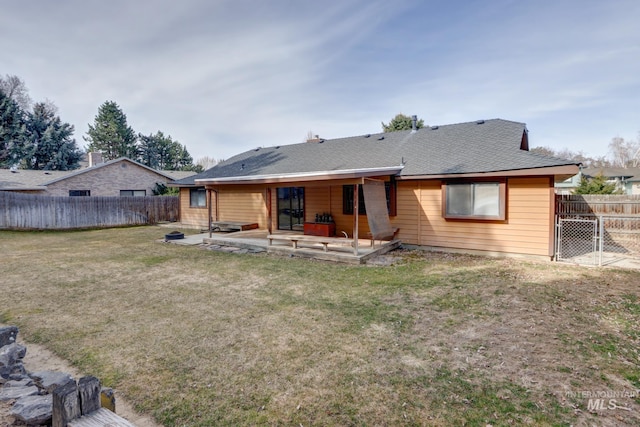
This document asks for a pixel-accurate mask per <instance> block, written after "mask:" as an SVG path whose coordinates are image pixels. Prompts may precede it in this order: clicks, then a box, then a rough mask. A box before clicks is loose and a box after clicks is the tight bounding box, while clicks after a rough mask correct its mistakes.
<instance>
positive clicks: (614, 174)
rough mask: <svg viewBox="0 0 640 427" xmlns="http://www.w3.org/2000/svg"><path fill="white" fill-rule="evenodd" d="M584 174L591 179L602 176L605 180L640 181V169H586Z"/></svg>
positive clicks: (583, 171)
mask: <svg viewBox="0 0 640 427" xmlns="http://www.w3.org/2000/svg"><path fill="white" fill-rule="evenodd" d="M582 174H583V175H585V176H587V177H589V178H593V177H595V176H598V175H602V176H604V177H605V178H620V179H625V180H627V179H628V178H633V180H637V179H640V168H586V169H582Z"/></svg>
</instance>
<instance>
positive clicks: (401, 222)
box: [391, 181, 420, 245]
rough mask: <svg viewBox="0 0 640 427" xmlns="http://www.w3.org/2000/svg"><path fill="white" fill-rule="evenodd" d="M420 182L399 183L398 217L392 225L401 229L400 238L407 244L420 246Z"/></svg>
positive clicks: (395, 217)
mask: <svg viewBox="0 0 640 427" xmlns="http://www.w3.org/2000/svg"><path fill="white" fill-rule="evenodd" d="M418 184H419V181H413V182H399V183H398V192H397V198H396V200H397V204H396V206H397V215H396V216H394V217H391V224H392V225H393V226H394V227H397V228H399V229H400V232H399V233H398V238H399V239H400V240H402V241H403V242H405V243H409V244H414V245H417V244H418V234H419V229H420V201H419V200H418V199H419V194H420V189H419V187H418Z"/></svg>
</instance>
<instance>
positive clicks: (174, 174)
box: [164, 170, 197, 180]
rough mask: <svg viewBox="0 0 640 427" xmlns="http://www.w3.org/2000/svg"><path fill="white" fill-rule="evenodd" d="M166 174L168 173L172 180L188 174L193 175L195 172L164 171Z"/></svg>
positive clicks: (186, 176)
mask: <svg viewBox="0 0 640 427" xmlns="http://www.w3.org/2000/svg"><path fill="white" fill-rule="evenodd" d="M164 172H165V173H166V174H167V175H169V176H170V177H171V178H173V179H174V180H178V179H184V178H188V177H190V176H193V175H195V174H196V173H197V172H194V171H167V170H166V171H164Z"/></svg>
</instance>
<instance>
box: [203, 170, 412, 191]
mask: <svg viewBox="0 0 640 427" xmlns="http://www.w3.org/2000/svg"><path fill="white" fill-rule="evenodd" d="M403 167H404V165H401V166H387V167H380V168H363V169H342V170H335V171H314V172H294V173H282V174H269V175H245V176H234V177H226V178H203V179H196V180H195V184H196V185H198V186H202V185H231V184H236V185H241V184H245V185H246V184H281V183H287V182H291V183H293V182H295V183H298V182H315V181H332V180H338V179H351V178H366V177H372V176H385V175H397V174H399V173H400V172H401V171H402V168H403Z"/></svg>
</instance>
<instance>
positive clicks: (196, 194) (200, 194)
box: [189, 187, 207, 208]
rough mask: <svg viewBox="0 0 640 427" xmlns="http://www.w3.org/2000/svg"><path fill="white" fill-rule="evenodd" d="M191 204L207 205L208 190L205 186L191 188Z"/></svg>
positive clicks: (193, 205)
mask: <svg viewBox="0 0 640 427" xmlns="http://www.w3.org/2000/svg"><path fill="white" fill-rule="evenodd" d="M189 206H190V207H192V208H206V207H207V190H205V189H204V187H200V188H190V189H189Z"/></svg>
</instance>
